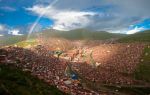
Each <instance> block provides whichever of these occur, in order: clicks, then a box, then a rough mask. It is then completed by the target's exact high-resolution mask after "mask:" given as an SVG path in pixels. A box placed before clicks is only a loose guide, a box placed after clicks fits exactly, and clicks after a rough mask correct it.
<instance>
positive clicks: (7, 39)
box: [0, 35, 26, 46]
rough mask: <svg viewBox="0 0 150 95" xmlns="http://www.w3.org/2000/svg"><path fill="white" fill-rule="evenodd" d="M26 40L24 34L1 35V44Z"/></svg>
mask: <svg viewBox="0 0 150 95" xmlns="http://www.w3.org/2000/svg"><path fill="white" fill-rule="evenodd" d="M24 40H26V36H24V35H22V36H5V37H0V46H6V45H12V44H15V43H18V42H20V41H24Z"/></svg>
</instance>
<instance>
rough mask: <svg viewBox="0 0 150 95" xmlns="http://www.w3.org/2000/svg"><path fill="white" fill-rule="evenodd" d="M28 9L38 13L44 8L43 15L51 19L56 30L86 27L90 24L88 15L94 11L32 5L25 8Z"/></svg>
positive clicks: (91, 14)
mask: <svg viewBox="0 0 150 95" xmlns="http://www.w3.org/2000/svg"><path fill="white" fill-rule="evenodd" d="M27 10H29V11H33V12H35V13H36V14H38V15H40V14H41V13H43V12H44V11H45V10H48V11H46V12H45V14H44V16H45V17H47V18H50V19H53V20H54V21H55V22H54V25H53V28H54V29H58V30H71V29H76V28H82V27H86V26H87V25H88V24H90V20H89V17H90V16H93V15H95V14H96V13H94V12H82V11H73V10H57V9H55V8H53V7H48V6H47V7H44V6H39V5H37V6H34V7H33V8H27Z"/></svg>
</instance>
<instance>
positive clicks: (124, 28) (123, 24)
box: [0, 0, 150, 35]
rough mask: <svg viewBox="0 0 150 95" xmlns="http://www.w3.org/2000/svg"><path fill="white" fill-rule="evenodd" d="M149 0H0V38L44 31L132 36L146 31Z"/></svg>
mask: <svg viewBox="0 0 150 95" xmlns="http://www.w3.org/2000/svg"><path fill="white" fill-rule="evenodd" d="M149 5H150V0H0V35H2V34H3V33H6V32H9V33H12V34H13V33H14V34H15V35H20V34H24V33H27V32H33V31H41V30H42V29H46V28H53V29H57V30H66V31H67V30H72V29H78V28H86V29H92V30H96V31H108V32H113V33H126V34H133V33H136V32H138V31H142V30H147V29H150V11H149V9H150V6H149Z"/></svg>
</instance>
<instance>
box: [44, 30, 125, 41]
mask: <svg viewBox="0 0 150 95" xmlns="http://www.w3.org/2000/svg"><path fill="white" fill-rule="evenodd" d="M42 35H43V36H45V37H62V38H66V39H69V40H84V39H85V40H86V39H88V40H106V39H111V38H120V37H124V36H125V35H124V34H113V33H108V32H105V31H90V30H86V29H75V30H70V31H57V30H52V29H49V30H45V31H43V32H42Z"/></svg>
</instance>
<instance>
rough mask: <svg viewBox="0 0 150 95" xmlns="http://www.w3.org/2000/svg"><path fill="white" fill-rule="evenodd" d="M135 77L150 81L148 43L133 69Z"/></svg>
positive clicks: (149, 48) (149, 50) (149, 49)
mask: <svg viewBox="0 0 150 95" xmlns="http://www.w3.org/2000/svg"><path fill="white" fill-rule="evenodd" d="M135 78H136V79H139V80H143V81H146V82H150V45H149V46H147V47H146V48H145V49H144V53H143V56H142V58H141V62H140V64H139V66H138V67H137V69H136V71H135Z"/></svg>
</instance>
